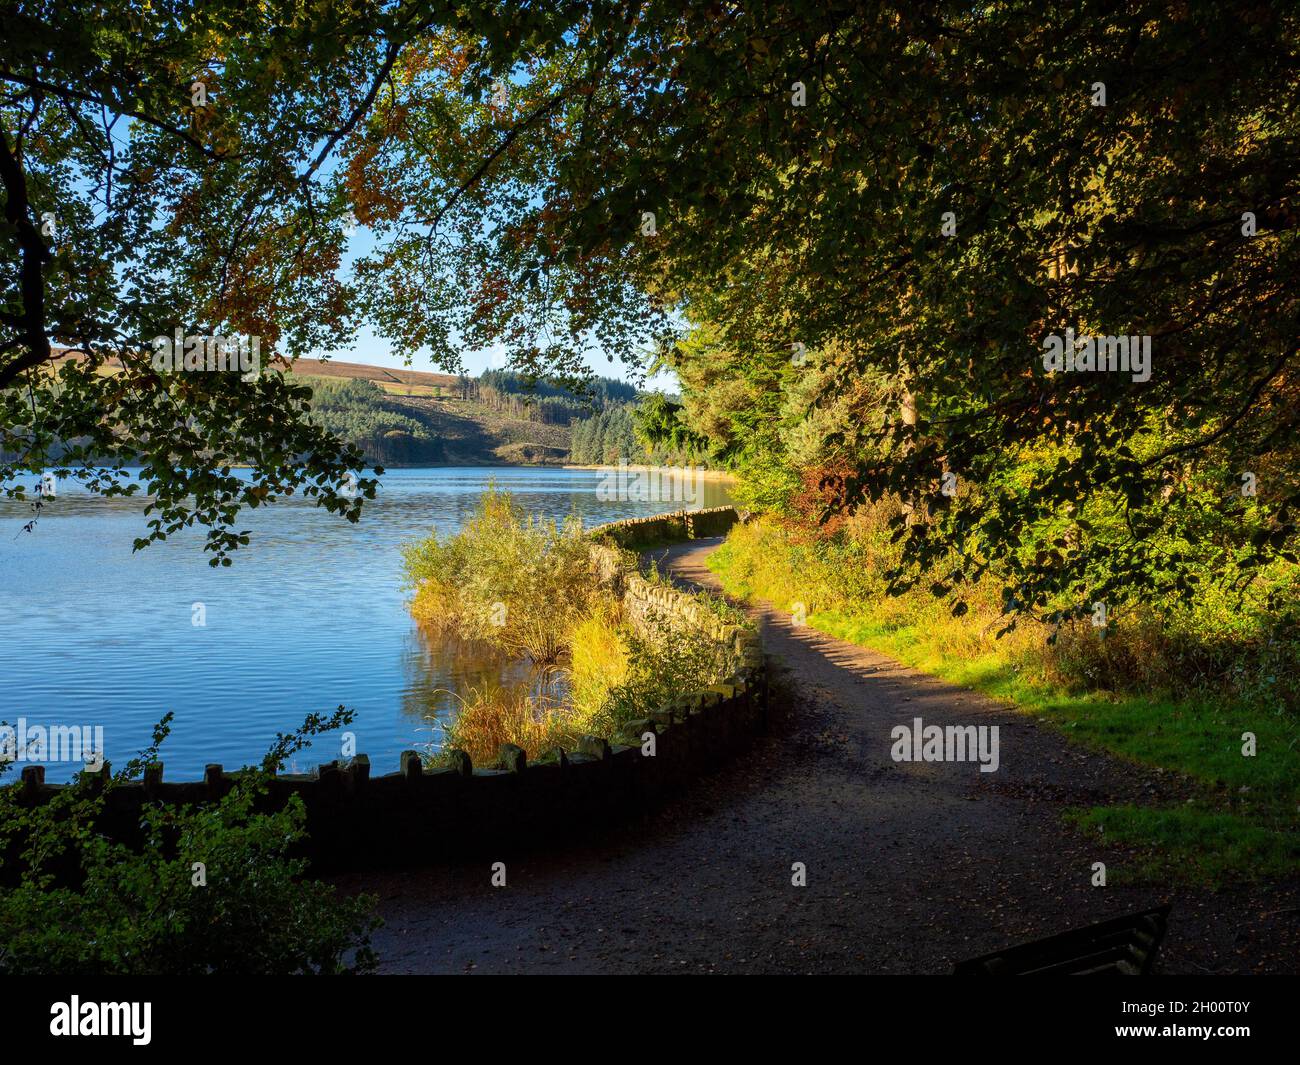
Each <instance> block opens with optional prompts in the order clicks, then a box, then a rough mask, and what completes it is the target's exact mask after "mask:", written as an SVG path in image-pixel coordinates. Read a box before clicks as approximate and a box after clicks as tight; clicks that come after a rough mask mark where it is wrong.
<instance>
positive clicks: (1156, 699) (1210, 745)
mask: <svg viewBox="0 0 1300 1065" xmlns="http://www.w3.org/2000/svg"><path fill="white" fill-rule="evenodd" d="M760 551H761V556H760ZM709 566H710V568H711V569H712V570H713V572H715V573H716V574H717V575H718V577H719V578H720V579H721V581H722V585H723V587H724V589H725V590H726V591H727V592H728V593H729V594H732V595H734V596H737V597H741V598H746V599H754V598H761V599H766V600H768V601H770V602H772V603H773V604H774V605H776V606H778V607H780V608H782V609H787V610H788V609H791V608H792V606H793V604H794V603H796V602H808V603H813V602H814V601H815V599H816V596H815V594H814V591H813V590H811V589H808V590H805V588H804V587H803V586H802V585H801V583H800V579H799V574H800V572H801V570H800V567H799V565H798V561H797V560H795V561H793V562H792V561H791V559H789V558H786V559H784V560H782V559H779V558H775V557H774V556H773V551H772V545H771V543H770V542H765V543H760V542H759V541H757V540H755V539H753V538H750V537H749V536H748V534H742V535H741V536H740V537H733V538H732V539H730V540H729V541H728V543H727V544H725V545H724V546H723V547H722V548H721V549H719V550H718V551H716V552H714V554H713V555H712V556H711V558H710V560H709ZM920 602H921V601H918V600H912V601H910V602H909V601H907V600H886V599H873V600H868V601H864V602H863V603H861V605H856V604H855V608H854V609H852V610H845V609H820V610H813V611H812V612H811V613H809V614H808V615H807V619H806V620H807V623H808V624H809V625H810V626H812V627H813V628H815V629H817V630H819V631H821V632H825V633H827V634H828V635H830V636H835V637H838V638H839V639H842V640H846V641H848V642H850V643H854V644H858V645H859V646H862V647H867V648H870V649H871V650H874V651H878V652H881V653H883V654H887V655H889V656H890V657H892V658H895V659H897V660H898V661H899V662H902V663H903V664H904V665H907V666H910V667H912V668H914V669H919V670H922V671H923V672H926V673H930V674H932V675H934V676H937V677H941V678H942V679H944V680H946V681H948V682H950V683H952V684H955V685H959V686H961V687H965V688H969V689H972V690H974V691H978V692H980V693H982V694H985V695H988V696H990V697H992V698H995V699H998V700H1000V701H1003V702H1006V703H1009V704H1011V705H1012V706H1014V707H1015V708H1016V709H1018V710H1019V711H1021V712H1023V713H1026V714H1030V715H1032V716H1034V717H1037V718H1039V719H1041V720H1043V721H1045V722H1047V723H1049V724H1050V725H1052V726H1053V727H1055V728H1057V729H1059V730H1060V731H1061V732H1062V733H1063V734H1064V735H1065V736H1067V737H1068V738H1069V739H1071V740H1073V741H1075V742H1078V743H1080V744H1083V745H1086V746H1088V747H1090V748H1092V749H1094V750H1099V751H1104V752H1106V753H1108V754H1111V755H1115V756H1118V757H1121V758H1124V759H1127V760H1129V761H1132V762H1136V763H1139V764H1142V765H1146V766H1152V767H1159V768H1161V769H1163V770H1166V771H1173V772H1175V773H1178V774H1181V775H1182V776H1183V777H1185V778H1187V779H1188V780H1189V781H1190V782H1191V785H1192V791H1193V793H1194V794H1193V798H1192V799H1191V801H1190V803H1189V804H1187V805H1183V806H1180V807H1176V808H1157V807H1152V808H1136V807H1131V806H1113V807H1097V808H1094V809H1091V810H1076V811H1071V812H1070V814H1069V817H1070V820H1071V822H1072V823H1074V824H1076V825H1078V826H1079V827H1080V828H1082V829H1085V830H1091V831H1102V832H1104V834H1105V836H1106V838H1107V839H1109V840H1111V841H1113V842H1119V843H1124V844H1128V845H1130V846H1132V847H1134V848H1135V849H1136V851H1137V852H1138V853H1139V854H1140V855H1141V857H1140V858H1139V859H1138V860H1137V862H1136V864H1135V867H1134V868H1133V869H1130V870H1124V871H1122V872H1121V874H1120V876H1121V879H1123V878H1124V877H1125V876H1128V877H1131V878H1134V879H1138V878H1152V877H1171V876H1172V877H1176V878H1178V879H1182V880H1188V881H1193V882H1196V883H1202V884H1209V885H1211V886H1219V885H1222V884H1224V883H1227V882H1230V881H1234V880H1252V879H1258V878H1260V877H1275V876H1287V875H1292V876H1293V875H1295V874H1296V873H1297V871H1300V828H1298V825H1300V818H1298V817H1297V814H1298V813H1300V772H1298V764H1297V746H1298V743H1297V739H1298V733H1297V725H1296V721H1295V719H1294V717H1293V715H1291V714H1290V713H1287V712H1285V711H1282V710H1270V709H1265V708H1262V707H1261V706H1260V705H1259V704H1258V703H1253V702H1250V701H1246V700H1240V699H1233V698H1214V697H1211V696H1206V697H1202V698H1180V699H1174V698H1171V697H1168V696H1167V695H1164V694H1162V693H1159V692H1150V693H1145V694H1136V695H1135V694H1123V695H1118V694H1115V693H1113V692H1111V691H1107V690H1105V689H1104V688H1101V687H1092V688H1081V687H1080V686H1079V685H1077V684H1071V683H1069V682H1067V681H1066V680H1063V678H1062V676H1061V674H1060V672H1059V671H1058V670H1057V669H1055V668H1054V660H1053V655H1054V653H1055V652H1054V651H1053V650H1052V649H1049V648H1046V647H1045V646H1044V635H1043V634H1042V633H1021V634H1019V635H1018V636H1016V637H1013V638H1006V639H1004V640H1002V641H997V640H993V639H991V638H990V637H988V635H987V634H986V633H985V631H984V622H985V621H987V619H986V618H976V617H975V616H968V617H966V618H952V617H951V616H949V615H947V613H946V611H941V610H940V609H929V608H927V607H926V606H922V605H919V604H920ZM1084 638H1091V639H1099V637H1097V636H1096V635H1095V634H1089V633H1085V634H1084ZM1246 732H1250V733H1253V734H1254V735H1255V738H1256V754H1255V755H1254V756H1253V757H1244V756H1243V753H1242V748H1243V739H1242V736H1243V733H1246Z"/></svg>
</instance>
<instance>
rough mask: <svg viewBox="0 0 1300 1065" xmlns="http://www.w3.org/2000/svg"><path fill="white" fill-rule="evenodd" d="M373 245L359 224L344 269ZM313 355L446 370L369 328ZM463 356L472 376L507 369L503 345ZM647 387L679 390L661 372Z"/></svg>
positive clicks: (603, 367)
mask: <svg viewBox="0 0 1300 1065" xmlns="http://www.w3.org/2000/svg"><path fill="white" fill-rule="evenodd" d="M373 248H374V236H373V234H372V233H371V232H370V230H369V229H367V228H366V227H365V226H358V227H357V229H356V230H355V231H354V232H353V233H352V234H351V236H349V238H348V250H347V252H346V254H345V255H344V257H343V266H344V270H346V271H350V270H351V268H352V265H353V264H354V263H355V262H356V260H357V259H358V258H360V257H361V256H362V255H365V254H366V253H368V252H369V251H371V250H372V249H373ZM310 354H311V356H312V357H313V358H322V357H325V356H328V357H329V358H332V359H337V360H338V361H340V362H360V363H364V364H365V365H367V366H388V367H391V368H393V369H399V368H407V369H411V370H423V371H426V372H433V373H440V372H443V371H442V368H441V367H439V366H435V365H434V364H433V362H432V360H431V359H430V358H429V352H428V351H427V350H425V351H417V352H416V353H415V354H414V356H413V357H412V358H411V361H410V363H409V365H408V363H407V361H406V350H405V349H404V348H399V347H395V346H394V345H393V344H392V343H391V342H389V341H388V340H386V339H385V338H383V337H381V336H377V335H376V334H375V333H374V332H373V331H372V330H371V329H369V328H365V327H363V328H362V329H360V330H359V331H358V333H357V338H356V341H355V342H354V343H353V344H352V346H351V347H349V348H340V349H337V350H331V351H323V350H322V351H313V352H311V353H310ZM462 358H463V360H464V363H465V370H466V372H467V373H469V374H470V375H472V376H477V375H478V374H481V373H482V372H483V371H484V370H501V369H505V368H506V358H505V352H504V349H503V348H501V347H499V346H498V347H493V348H490V349H488V350H486V351H477V352H474V351H466V352H464V353H463V354H462ZM585 361H586V363H587V366H588V367H589V368H590V369H591V370H592V371H593V372H594V373H596V374H599V375H600V376H602V377H616V378H618V379H619V380H620V381H632V382H633V383H637V382H635V381H634V376H633V371H632V369H631V368H630V367H627V366H624V365H623V364H622V363H621V362H619V361H617V360H615V361H614V362H610V361H608V359H607V358H606V356H605V355H604V354H603V353H601V352H598V351H597V352H590V353H588V354H587V356H586V359H585ZM645 387H647V388H650V389H661V390H663V391H666V392H676V391H677V390H678V387H679V386H678V384H677V379H676V376H675V375H674V374H672V373H661V374H656V375H655V377H653V378H651V379H650V380H649V381H647V382H646V384H645Z"/></svg>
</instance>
